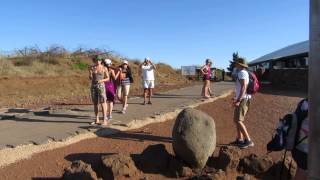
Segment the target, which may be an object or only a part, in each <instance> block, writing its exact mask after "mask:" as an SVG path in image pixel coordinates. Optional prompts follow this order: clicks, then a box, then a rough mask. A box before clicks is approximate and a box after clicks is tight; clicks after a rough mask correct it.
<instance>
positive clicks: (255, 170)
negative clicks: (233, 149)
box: [239, 154, 273, 175]
mask: <svg viewBox="0 0 320 180" xmlns="http://www.w3.org/2000/svg"><path fill="white" fill-rule="evenodd" d="M272 166H273V160H272V158H271V157H269V156H265V157H258V156H257V155H255V154H250V155H249V156H246V157H244V158H243V159H241V160H240V163H239V169H240V171H243V172H245V173H248V174H252V175H259V174H263V173H266V172H267V171H269V169H270V168H271V167H272Z"/></svg>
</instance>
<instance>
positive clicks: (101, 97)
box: [91, 84, 107, 105]
mask: <svg viewBox="0 0 320 180" xmlns="http://www.w3.org/2000/svg"><path fill="white" fill-rule="evenodd" d="M91 99H92V102H93V104H95V105H97V104H99V103H100V104H101V103H105V102H107V97H106V88H105V86H104V84H95V85H92V86H91Z"/></svg>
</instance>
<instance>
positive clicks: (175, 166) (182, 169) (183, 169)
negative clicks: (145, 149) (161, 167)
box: [169, 157, 193, 178]
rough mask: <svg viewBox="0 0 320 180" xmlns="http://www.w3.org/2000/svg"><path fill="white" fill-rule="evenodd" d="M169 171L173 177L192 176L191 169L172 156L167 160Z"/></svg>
mask: <svg viewBox="0 0 320 180" xmlns="http://www.w3.org/2000/svg"><path fill="white" fill-rule="evenodd" d="M169 172H170V174H171V176H173V177H175V178H179V177H190V176H192V174H193V173H192V169H190V168H189V167H187V166H185V165H184V163H183V162H182V161H180V160H179V159H176V158H174V157H172V158H171V159H170V161H169Z"/></svg>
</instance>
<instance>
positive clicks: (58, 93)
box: [0, 51, 190, 107]
mask: <svg viewBox="0 0 320 180" xmlns="http://www.w3.org/2000/svg"><path fill="white" fill-rule="evenodd" d="M91 53H92V52H86V53H79V52H73V53H67V52H65V51H63V53H61V54H53V53H52V52H51V53H48V52H44V53H40V54H39V53H38V54H36V55H34V54H31V55H27V56H21V55H17V56H11V57H0V99H2V101H1V102H0V107H1V106H2V107H3V106H11V107H12V106H15V107H17V106H18V107H21V106H23V107H29V106H31V107H32V106H38V105H50V104H52V103H53V104H55V103H70V102H75V103H90V94H89V93H90V92H89V88H90V81H89V79H88V72H87V67H88V65H90V64H92V61H91V58H90V57H91ZM105 58H109V59H111V60H112V61H113V63H114V66H118V65H120V63H121V61H122V60H124V59H125V60H128V61H129V65H130V67H131V69H132V72H133V79H134V83H133V84H132V85H131V90H130V92H131V93H130V94H135V95H137V94H142V91H143V89H142V82H141V81H142V79H141V73H142V72H141V69H140V68H139V65H140V62H142V61H141V60H138V59H133V60H132V59H128V58H123V57H121V56H119V55H113V54H112V53H106V55H105ZM155 83H156V90H159V89H161V90H167V89H170V88H171V89H172V88H177V87H180V86H186V85H188V84H189V83H190V82H189V81H187V80H186V79H185V78H184V77H183V76H181V75H180V73H179V72H178V71H176V70H175V69H173V68H172V67H171V66H169V65H167V64H164V63H159V64H157V71H156V82H155Z"/></svg>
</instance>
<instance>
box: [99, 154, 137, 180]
mask: <svg viewBox="0 0 320 180" xmlns="http://www.w3.org/2000/svg"><path fill="white" fill-rule="evenodd" d="M101 159H102V164H103V168H105V171H104V173H103V175H102V176H103V178H104V179H118V178H121V177H130V178H132V177H134V176H135V175H136V174H137V172H138V169H137V168H136V166H135V164H134V162H133V160H132V158H131V157H129V156H126V155H123V154H114V155H108V156H102V157H101Z"/></svg>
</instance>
